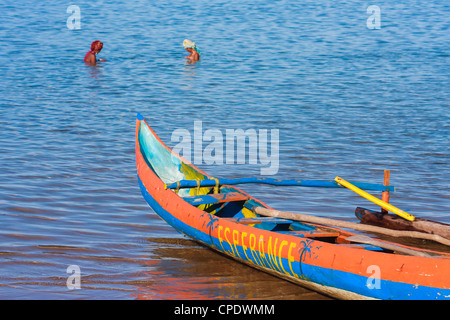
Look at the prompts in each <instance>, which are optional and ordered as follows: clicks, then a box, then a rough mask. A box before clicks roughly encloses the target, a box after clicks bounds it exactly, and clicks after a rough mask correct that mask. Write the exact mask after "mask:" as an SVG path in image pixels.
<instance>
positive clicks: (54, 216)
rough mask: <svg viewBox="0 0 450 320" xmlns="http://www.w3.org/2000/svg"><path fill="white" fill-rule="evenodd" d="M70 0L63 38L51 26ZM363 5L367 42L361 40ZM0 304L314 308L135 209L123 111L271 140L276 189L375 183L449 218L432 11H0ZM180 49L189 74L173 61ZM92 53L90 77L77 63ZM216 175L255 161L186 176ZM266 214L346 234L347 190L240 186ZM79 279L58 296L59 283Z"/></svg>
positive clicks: (446, 65) (440, 67) (444, 96)
mask: <svg viewBox="0 0 450 320" xmlns="http://www.w3.org/2000/svg"><path fill="white" fill-rule="evenodd" d="M70 4H73V5H77V6H78V7H79V8H80V14H81V20H80V21H81V28H80V29H70V28H68V25H67V19H68V18H69V17H70V15H71V13H70V12H69V13H67V8H68V6H69V5H70ZM369 5H378V6H379V8H380V17H381V26H380V29H369V28H368V26H367V19H368V18H369V17H370V15H371V14H370V13H367V11H366V10H367V7H368V6H369ZM0 12H1V16H2V18H1V20H0V43H1V45H0V50H1V55H0V74H1V81H0V103H1V105H0V132H1V139H0V168H1V169H0V223H1V228H0V298H3V299H136V298H148V299H180V298H182V299H186V298H192V299H217V298H239V299H249V298H257V299H280V298H281V299H321V298H324V297H322V296H320V295H318V294H316V293H312V292H310V291H308V290H306V289H303V288H300V287H298V286H295V285H292V284H290V283H287V282H285V281H282V280H279V279H277V278H274V277H272V276H269V275H266V274H264V273H262V272H259V271H256V270H253V269H251V268H248V267H245V266H242V265H240V264H238V263H234V262H232V261H230V260H228V259H227V258H224V257H222V256H219V255H217V254H216V253H213V252H211V251H209V250H207V249H205V248H203V247H201V246H199V245H197V244H195V243H194V242H191V241H190V240H189V239H186V238H184V237H183V236H181V235H179V234H178V233H177V232H176V231H174V230H173V229H172V228H171V227H169V226H168V225H167V224H166V223H165V222H163V221H162V220H161V219H159V218H158V217H157V216H156V215H155V214H154V213H153V211H152V210H151V209H150V208H149V207H148V206H147V205H146V203H145V201H144V199H143V198H142V196H141V193H140V190H139V187H138V183H137V179H136V169H135V160H134V134H135V132H134V126H135V117H136V113H137V112H140V113H142V114H143V115H144V116H145V117H146V118H147V119H148V121H149V123H150V124H151V125H152V126H153V128H154V129H155V131H156V132H157V133H158V134H159V135H160V137H161V138H162V139H163V140H164V141H166V142H167V144H168V145H169V146H173V145H175V143H174V142H172V141H171V136H172V133H173V131H174V130H175V129H187V130H189V131H190V132H193V129H194V121H195V120H201V121H203V129H204V130H207V129H218V130H221V132H224V133H225V130H226V129H244V130H247V129H255V130H260V129H278V130H279V148H280V151H279V170H278V173H277V174H276V175H275V177H277V178H285V179H294V178H296V179H320V180H332V179H334V178H335V177H336V176H340V177H342V178H344V179H346V180H350V181H367V182H373V183H381V182H382V180H383V170H384V169H389V170H391V184H393V185H395V186H396V187H397V191H396V192H395V193H393V194H392V195H391V202H392V203H393V204H394V205H396V206H398V207H400V208H402V209H404V210H409V211H410V212H411V213H412V214H415V215H417V216H421V217H426V218H432V219H436V220H438V221H442V222H447V223H450V217H449V215H448V213H449V202H450V199H449V183H448V181H449V178H450V174H449V168H448V164H449V150H448V136H449V127H450V123H449V116H448V110H449V105H450V91H449V80H450V54H449V43H450V18H449V17H450V14H449V13H450V7H449V4H448V2H445V1H437V0H433V1H400V2H399V1H393V0H389V1H381V2H377V3H371V2H365V1H363V2H361V1H351V0H346V1H320V2H317V1H291V0H281V1H268V0H263V1H258V2H256V3H255V2H248V1H242V0H239V1H237V0H233V1H201V0H194V1H189V2H186V1H159V0H154V1H106V0H105V1H96V2H95V4H94V3H93V2H92V1H81V0H79V1H74V2H72V3H61V2H59V1H20V2H18V1H10V0H4V1H2V2H1V3H0ZM185 38H189V39H191V40H194V41H196V42H197V44H198V46H199V47H200V49H201V52H202V60H201V61H200V62H198V63H197V64H195V65H189V64H187V63H186V61H185V59H184V58H183V57H184V56H185V55H187V52H186V51H185V50H184V49H183V47H182V42H183V40H184V39H185ZM96 39H100V40H102V41H103V42H104V49H103V51H102V52H101V54H100V57H102V58H106V59H107V60H108V61H107V62H106V63H102V64H101V65H99V66H97V67H87V66H85V65H84V63H83V62H82V59H83V57H84V55H85V53H86V52H87V51H88V50H89V46H90V43H91V42H92V41H93V40H96ZM199 166H200V167H201V168H202V169H203V170H205V171H207V172H209V173H210V174H212V175H214V176H217V177H248V176H259V175H260V169H261V165H259V164H258V165H251V164H248V163H247V164H235V165H222V166H214V165H206V164H202V165H199ZM243 189H244V190H246V191H248V192H250V193H251V194H252V195H254V196H256V197H257V198H260V199H262V200H263V201H265V202H266V203H267V204H268V205H270V206H272V207H275V208H277V209H283V210H291V211H299V212H309V213H311V214H315V215H320V216H328V217H334V218H339V219H345V220H348V221H356V218H355V217H354V209H355V207H356V206H363V207H367V208H374V207H373V206H372V205H371V204H370V203H368V202H367V201H366V200H364V199H362V198H360V197H358V196H356V195H354V194H352V192H351V191H348V190H333V191H329V190H327V189H325V190H323V189H305V188H274V187H269V186H254V185H253V186H244V187H243ZM71 265H77V266H78V267H79V268H80V271H81V289H79V290H69V289H68V288H67V286H66V281H67V279H68V277H69V276H70V275H71V273H68V272H67V268H68V267H69V266H71Z"/></svg>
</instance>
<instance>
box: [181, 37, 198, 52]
mask: <svg viewBox="0 0 450 320" xmlns="http://www.w3.org/2000/svg"><path fill="white" fill-rule="evenodd" d="M183 47H184V48H185V49H186V50H187V51H189V52H191V51H192V49H193V50H195V51H197V52H198V54H200V50H199V49H198V47H197V45H196V44H195V42H193V41H191V40H188V39H185V40H184V41H183ZM189 49H191V50H189Z"/></svg>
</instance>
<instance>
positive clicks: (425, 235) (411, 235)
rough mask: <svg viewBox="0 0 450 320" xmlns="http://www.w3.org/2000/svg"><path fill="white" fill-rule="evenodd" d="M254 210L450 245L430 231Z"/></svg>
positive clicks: (259, 212)
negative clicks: (389, 227)
mask: <svg viewBox="0 0 450 320" xmlns="http://www.w3.org/2000/svg"><path fill="white" fill-rule="evenodd" d="M252 211H253V212H255V213H256V214H259V215H262V216H269V217H278V218H284V219H290V220H296V221H303V222H310V223H315V224H321V225H324V226H331V227H338V228H349V229H353V230H358V231H367V232H375V233H380V234H385V235H388V236H392V237H406V238H415V239H424V240H432V241H436V242H439V243H442V244H444V245H446V246H450V240H448V239H445V238H443V237H441V236H438V235H435V234H428V233H422V232H417V231H398V230H390V229H386V228H382V227H376V226H368V225H362V224H359V223H353V222H347V221H340V220H334V219H330V218H322V217H316V216H311V215H306V214H300V213H293V212H287V211H278V210H273V209H267V208H263V207H253V208H252Z"/></svg>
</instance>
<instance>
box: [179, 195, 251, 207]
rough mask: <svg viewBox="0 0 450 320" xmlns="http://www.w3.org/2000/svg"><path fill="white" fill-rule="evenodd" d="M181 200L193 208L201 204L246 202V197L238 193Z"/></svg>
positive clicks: (191, 197) (198, 196)
mask: <svg viewBox="0 0 450 320" xmlns="http://www.w3.org/2000/svg"><path fill="white" fill-rule="evenodd" d="M183 200H185V201H186V202H188V203H190V204H192V205H194V206H198V205H201V204H214V203H223V202H230V201H246V200H248V196H246V195H245V194H242V193H239V192H228V193H216V194H204V195H197V196H190V197H183Z"/></svg>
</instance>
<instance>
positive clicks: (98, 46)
mask: <svg viewBox="0 0 450 320" xmlns="http://www.w3.org/2000/svg"><path fill="white" fill-rule="evenodd" d="M102 48H103V43H102V42H101V41H100V40H95V41H94V42H92V44H91V51H97V50H102Z"/></svg>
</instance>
